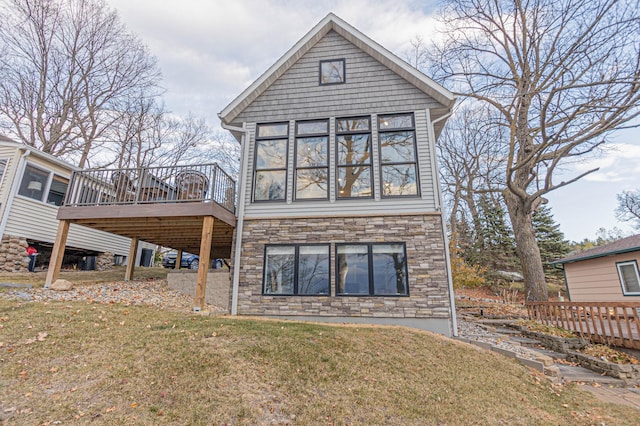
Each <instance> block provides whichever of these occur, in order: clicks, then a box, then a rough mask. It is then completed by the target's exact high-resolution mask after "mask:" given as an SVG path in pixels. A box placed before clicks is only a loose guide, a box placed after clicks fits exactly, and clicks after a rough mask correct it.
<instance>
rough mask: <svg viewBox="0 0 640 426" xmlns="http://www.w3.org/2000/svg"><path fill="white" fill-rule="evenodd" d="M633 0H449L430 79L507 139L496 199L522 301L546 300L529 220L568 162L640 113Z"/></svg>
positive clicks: (639, 64)
mask: <svg viewBox="0 0 640 426" xmlns="http://www.w3.org/2000/svg"><path fill="white" fill-rule="evenodd" d="M639 14H640V7H639V5H638V0H621V1H616V0H603V1H597V2H584V1H582V0H530V1H525V2H523V1H520V0H516V1H508V0H450V1H449V2H448V3H447V4H446V6H445V8H444V9H443V11H442V15H441V18H440V21H441V24H442V29H443V36H444V37H443V38H442V39H441V41H439V42H438V43H437V44H436V45H435V46H434V48H433V49H432V50H431V56H430V57H431V65H432V68H431V73H432V74H433V75H434V76H435V77H436V78H438V79H440V80H441V81H443V82H444V83H445V84H448V85H449V86H450V87H451V88H452V89H453V90H454V92H456V93H457V94H458V95H461V96H467V97H471V98H475V99H476V100H479V101H481V102H483V103H485V104H487V105H489V106H491V107H492V108H493V109H494V110H495V111H496V112H498V113H499V115H500V117H501V122H500V123H499V125H500V126H503V127H504V128H505V129H508V131H509V135H508V137H507V138H505V139H504V140H501V141H499V142H498V143H504V144H505V146H504V149H505V152H507V156H506V161H505V167H504V169H503V173H504V183H505V186H504V188H503V191H502V194H503V196H504V199H505V202H506V205H507V208H508V212H509V216H510V219H511V224H512V226H513V230H514V234H515V240H516V244H517V251H518V256H519V257H520V260H521V263H522V268H523V274H524V277H525V289H526V298H527V300H546V299H547V298H548V295H547V288H546V282H545V275H544V270H543V268H542V262H541V260H540V252H539V249H538V246H537V244H536V238H535V232H534V229H533V226H532V222H531V219H532V214H533V212H534V211H535V210H536V208H537V207H538V206H539V205H540V204H541V203H543V202H544V201H545V200H544V198H543V196H544V195H545V194H546V193H548V192H550V191H553V190H554V189H557V188H559V187H562V186H565V185H568V184H570V183H572V182H575V181H576V180H578V179H580V178H582V177H583V176H585V175H587V174H589V173H592V172H594V171H596V170H597V169H594V170H590V171H588V172H586V173H583V174H581V175H578V176H574V177H572V178H570V179H567V180H566V181H561V182H557V180H556V179H554V173H555V172H556V171H557V170H558V168H559V167H560V166H562V164H564V163H565V162H566V160H570V159H575V158H576V157H581V156H584V155H587V154H589V153H592V152H594V151H595V150H596V149H597V148H598V147H599V146H601V145H602V144H604V143H605V142H606V141H607V136H608V135H609V134H610V132H611V131H613V130H615V129H619V128H623V127H624V126H626V125H627V124H628V123H629V122H630V120H633V119H634V118H635V117H637V116H638V115H639V114H640V108H639V105H640V103H639V101H640V55H639V53H638V46H639V45H640V31H638V25H639V22H640V19H639Z"/></svg>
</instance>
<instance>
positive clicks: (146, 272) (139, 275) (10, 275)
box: [0, 266, 169, 287]
mask: <svg viewBox="0 0 640 426" xmlns="http://www.w3.org/2000/svg"><path fill="white" fill-rule="evenodd" d="M125 270H126V267H125V266H115V267H113V269H109V270H108V271H69V270H65V271H61V272H60V276H59V278H62V279H65V280H68V281H71V282H73V283H74V284H75V285H92V284H99V283H109V282H114V281H122V280H123V279H124V274H125ZM168 272H169V269H166V268H144V267H137V268H135V269H134V272H133V278H134V279H136V280H142V279H152V278H153V279H165V278H167V273H168ZM46 277H47V272H46V271H44V272H0V282H7V283H19V284H31V285H32V286H34V287H43V286H44V281H45V278H46Z"/></svg>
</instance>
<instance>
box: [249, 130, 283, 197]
mask: <svg viewBox="0 0 640 426" xmlns="http://www.w3.org/2000/svg"><path fill="white" fill-rule="evenodd" d="M288 135H289V124H288V123H276V124H259V125H258V131H257V134H256V150H255V152H256V154H255V157H256V158H255V179H254V186H253V188H254V190H253V199H254V201H284V200H285V199H286V197H287V152H288V151H289V149H288V146H289V144H288Z"/></svg>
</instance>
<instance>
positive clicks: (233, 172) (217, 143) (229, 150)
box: [200, 131, 240, 179]
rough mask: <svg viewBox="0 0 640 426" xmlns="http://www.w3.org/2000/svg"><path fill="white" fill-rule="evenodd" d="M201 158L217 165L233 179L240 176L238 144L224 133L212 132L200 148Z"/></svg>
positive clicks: (229, 134) (228, 134) (229, 135)
mask: <svg viewBox="0 0 640 426" xmlns="http://www.w3.org/2000/svg"><path fill="white" fill-rule="evenodd" d="M200 152H201V156H202V157H201V158H203V159H204V160H206V161H210V162H215V163H218V165H219V166H220V167H222V169H223V170H225V171H226V172H227V173H228V174H229V176H231V177H232V178H233V179H238V176H239V174H240V144H239V143H238V142H237V141H236V140H235V139H234V138H233V136H231V133H229V132H226V131H224V132H223V131H216V132H213V134H212V135H211V137H210V138H209V140H208V141H207V143H205V144H204V145H202V146H201V147H200Z"/></svg>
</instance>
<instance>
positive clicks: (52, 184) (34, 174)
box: [18, 164, 69, 206]
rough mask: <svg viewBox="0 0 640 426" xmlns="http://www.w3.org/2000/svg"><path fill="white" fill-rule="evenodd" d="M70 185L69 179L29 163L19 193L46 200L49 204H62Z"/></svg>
mask: <svg viewBox="0 0 640 426" xmlns="http://www.w3.org/2000/svg"><path fill="white" fill-rule="evenodd" d="M68 185H69V180H68V179H66V178H63V177H62V176H58V175H54V174H53V173H52V172H49V171H46V170H43V169H40V168H37V167H35V166H32V165H31V164H27V166H26V167H25V169H24V174H23V175H22V181H21V182H20V188H19V189H18V194H20V195H24V196H25V197H29V198H32V199H34V200H38V201H46V202H47V204H52V205H54V206H61V205H62V203H64V196H65V194H66V192H67V186H68ZM45 195H46V196H45Z"/></svg>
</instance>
